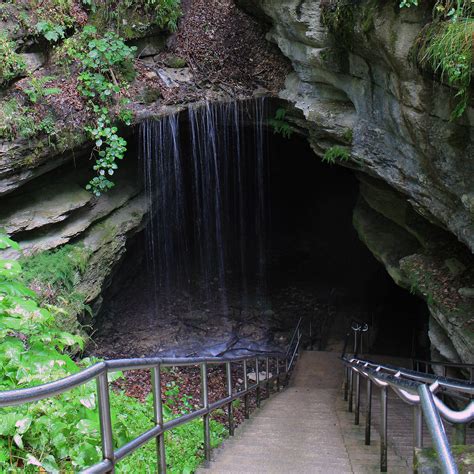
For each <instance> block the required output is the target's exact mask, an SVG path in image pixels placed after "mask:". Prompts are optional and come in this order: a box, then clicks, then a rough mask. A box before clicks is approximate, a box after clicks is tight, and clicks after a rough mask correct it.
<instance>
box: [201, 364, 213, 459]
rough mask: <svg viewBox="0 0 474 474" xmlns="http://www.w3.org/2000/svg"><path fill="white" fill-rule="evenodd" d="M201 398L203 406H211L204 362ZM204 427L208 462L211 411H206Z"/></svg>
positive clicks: (205, 453) (205, 450)
mask: <svg viewBox="0 0 474 474" xmlns="http://www.w3.org/2000/svg"><path fill="white" fill-rule="evenodd" d="M201 398H202V406H203V408H206V409H208V408H209V390H208V384H207V364H206V363H205V362H204V363H202V364H201ZM202 421H203V428H204V458H205V460H206V464H209V462H210V461H211V429H210V425H209V413H206V414H204V415H203V417H202Z"/></svg>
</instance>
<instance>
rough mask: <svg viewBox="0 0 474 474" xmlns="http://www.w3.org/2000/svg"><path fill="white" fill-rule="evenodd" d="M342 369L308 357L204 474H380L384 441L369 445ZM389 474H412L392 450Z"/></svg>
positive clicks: (334, 358) (334, 360)
mask: <svg viewBox="0 0 474 474" xmlns="http://www.w3.org/2000/svg"><path fill="white" fill-rule="evenodd" d="M342 375H343V370H342V364H341V362H340V360H338V354H337V353H335V352H302V353H301V356H300V358H299V360H298V363H297V365H296V369H295V372H294V374H293V377H292V380H291V383H290V386H289V387H288V388H287V389H285V390H284V391H282V392H281V393H280V394H276V395H273V396H272V397H271V398H270V399H269V400H267V401H265V402H264V403H263V404H262V408H261V409H260V410H258V411H256V412H254V413H253V415H252V417H251V419H250V420H249V421H246V422H245V423H244V424H243V425H242V426H241V427H240V428H239V429H238V430H237V433H236V436H235V437H234V438H231V439H229V440H228V441H227V442H226V443H225V445H224V446H223V447H222V448H221V449H219V450H217V451H216V453H215V461H213V462H212V463H211V465H210V467H209V468H208V469H201V470H200V471H199V472H200V473H202V474H214V473H215V474H244V473H245V474H257V473H258V474H264V473H268V474H270V473H272V474H273V473H298V474H305V473H308V474H309V473H311V474H316V473H324V474H333V473H334V474H343V473H361V474H362V473H372V472H373V473H375V472H380V470H379V456H380V451H379V446H380V445H379V441H378V436H377V435H376V433H375V432H374V433H373V439H374V441H373V443H372V445H371V446H365V445H364V431H363V424H362V423H363V419H362V418H361V422H362V423H361V425H360V426H354V424H353V414H351V413H348V412H347V408H346V404H345V403H344V402H343V401H342V399H341V386H342ZM388 462H389V472H392V473H407V472H411V470H410V469H409V468H408V464H407V461H406V460H403V459H402V458H401V457H399V456H397V455H396V454H395V453H394V452H393V451H392V450H391V449H389V454H388Z"/></svg>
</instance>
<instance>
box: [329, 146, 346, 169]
mask: <svg viewBox="0 0 474 474" xmlns="http://www.w3.org/2000/svg"><path fill="white" fill-rule="evenodd" d="M349 158H350V153H349V151H348V150H347V148H344V147H342V146H338V145H335V146H332V147H331V148H328V149H327V150H326V152H325V153H324V156H323V161H324V162H325V163H329V164H331V165H332V164H334V163H336V161H347V160H349Z"/></svg>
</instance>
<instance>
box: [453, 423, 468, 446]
mask: <svg viewBox="0 0 474 474" xmlns="http://www.w3.org/2000/svg"><path fill="white" fill-rule="evenodd" d="M466 438H467V425H466V423H456V424H455V425H453V434H452V441H451V442H452V444H463V445H464V444H466Z"/></svg>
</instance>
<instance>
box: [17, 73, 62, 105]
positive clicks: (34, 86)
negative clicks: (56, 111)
mask: <svg viewBox="0 0 474 474" xmlns="http://www.w3.org/2000/svg"><path fill="white" fill-rule="evenodd" d="M53 79H54V78H53V77H51V76H44V77H31V79H30V87H28V88H26V89H24V90H23V92H24V93H25V94H26V95H27V97H28V99H29V101H30V102H31V103H33V104H36V103H37V102H38V101H39V100H40V99H42V98H43V97H47V96H49V95H56V94H60V93H61V89H59V88H58V87H45V86H46V84H47V83H48V82H50V81H52V80H53Z"/></svg>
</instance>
